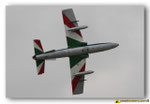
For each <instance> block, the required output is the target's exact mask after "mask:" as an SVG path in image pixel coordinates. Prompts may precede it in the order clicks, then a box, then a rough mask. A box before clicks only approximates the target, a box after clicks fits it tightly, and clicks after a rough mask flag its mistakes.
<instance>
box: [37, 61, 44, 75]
mask: <svg viewBox="0 0 150 104" xmlns="http://www.w3.org/2000/svg"><path fill="white" fill-rule="evenodd" d="M44 67H45V61H44V63H43V64H42V67H41V69H40V71H39V73H38V75H40V74H43V73H44Z"/></svg>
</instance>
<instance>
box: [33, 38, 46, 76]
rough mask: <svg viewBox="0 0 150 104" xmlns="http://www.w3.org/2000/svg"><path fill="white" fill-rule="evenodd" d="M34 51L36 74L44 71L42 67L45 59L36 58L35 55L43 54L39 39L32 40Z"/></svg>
mask: <svg viewBox="0 0 150 104" xmlns="http://www.w3.org/2000/svg"><path fill="white" fill-rule="evenodd" d="M34 51H35V55H34V56H33V59H35V61H36V67H37V73H38V75H40V74H43V73H44V67H45V60H36V58H35V57H36V55H39V54H43V53H44V50H43V48H42V44H41V42H40V40H37V39H36V40H34Z"/></svg>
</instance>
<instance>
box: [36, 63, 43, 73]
mask: <svg viewBox="0 0 150 104" xmlns="http://www.w3.org/2000/svg"><path fill="white" fill-rule="evenodd" d="M43 64H44V61H43V62H42V63H41V64H40V65H39V66H37V72H38V73H39V72H40V69H41V67H42V65H43Z"/></svg>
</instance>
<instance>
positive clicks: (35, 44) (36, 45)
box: [34, 42, 43, 52]
mask: <svg viewBox="0 0 150 104" xmlns="http://www.w3.org/2000/svg"><path fill="white" fill-rule="evenodd" d="M34 47H35V48H36V49H38V50H40V51H42V52H43V50H42V49H41V48H40V47H39V46H38V44H37V43H36V42H34Z"/></svg>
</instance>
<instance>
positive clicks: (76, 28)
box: [67, 26, 88, 31]
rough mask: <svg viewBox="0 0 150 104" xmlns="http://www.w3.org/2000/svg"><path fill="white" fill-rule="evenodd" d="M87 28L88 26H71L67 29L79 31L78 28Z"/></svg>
mask: <svg viewBox="0 0 150 104" xmlns="http://www.w3.org/2000/svg"><path fill="white" fill-rule="evenodd" d="M85 28H88V26H78V27H72V28H69V29H67V30H68V31H78V30H81V29H85Z"/></svg>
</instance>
